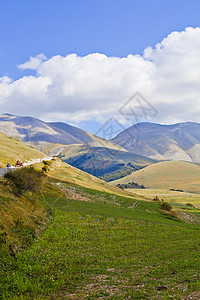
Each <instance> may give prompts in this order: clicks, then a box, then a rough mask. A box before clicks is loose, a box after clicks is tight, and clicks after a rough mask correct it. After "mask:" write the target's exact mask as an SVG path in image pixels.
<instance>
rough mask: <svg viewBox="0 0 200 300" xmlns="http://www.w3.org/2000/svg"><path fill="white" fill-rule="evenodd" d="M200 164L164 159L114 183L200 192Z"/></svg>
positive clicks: (113, 182)
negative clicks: (134, 183) (132, 183)
mask: <svg viewBox="0 0 200 300" xmlns="http://www.w3.org/2000/svg"><path fill="white" fill-rule="evenodd" d="M199 178H200V165H199V164H195V163H191V162H186V161H163V162H160V163H157V164H153V165H150V166H148V167H146V168H144V169H142V170H139V171H136V172H134V173H132V174H130V175H127V176H125V177H123V178H121V179H118V180H115V181H112V182H111V183H112V184H114V185H117V184H122V183H125V184H127V183H129V182H136V183H138V184H139V185H144V186H145V187H146V188H152V189H166V190H170V189H175V190H183V191H185V192H194V193H200V180H199Z"/></svg>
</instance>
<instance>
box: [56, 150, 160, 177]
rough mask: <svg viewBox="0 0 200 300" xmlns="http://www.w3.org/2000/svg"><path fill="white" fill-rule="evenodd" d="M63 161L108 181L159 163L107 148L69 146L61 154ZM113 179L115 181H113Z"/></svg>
mask: <svg viewBox="0 0 200 300" xmlns="http://www.w3.org/2000/svg"><path fill="white" fill-rule="evenodd" d="M61 158H62V160H63V161H65V162H67V163H69V164H71V165H73V166H75V167H77V168H79V169H81V170H84V171H85V172H88V173H90V174H92V175H94V176H97V177H99V178H101V179H104V180H106V181H110V180H113V179H117V178H121V177H123V176H125V175H127V174H130V173H132V172H134V171H135V170H138V169H140V168H142V167H144V166H148V165H150V164H153V163H155V162H157V161H155V160H153V159H150V158H147V157H144V156H141V155H137V154H134V153H130V152H126V151H120V150H115V149H108V148H105V147H90V149H88V147H85V146H80V147H79V148H77V146H75V147H74V146H73V145H71V146H69V147H66V148H64V149H63V151H62V152H61ZM112 178H113V179H112Z"/></svg>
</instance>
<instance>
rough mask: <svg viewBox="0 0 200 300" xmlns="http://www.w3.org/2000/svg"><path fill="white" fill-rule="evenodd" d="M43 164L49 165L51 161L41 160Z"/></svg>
mask: <svg viewBox="0 0 200 300" xmlns="http://www.w3.org/2000/svg"><path fill="white" fill-rule="evenodd" d="M43 164H44V165H45V166H50V165H51V164H52V161H50V160H43Z"/></svg>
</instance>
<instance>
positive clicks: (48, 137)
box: [0, 114, 116, 148]
mask: <svg viewBox="0 0 200 300" xmlns="http://www.w3.org/2000/svg"><path fill="white" fill-rule="evenodd" d="M0 131H1V132H3V133H5V134H7V135H8V136H12V137H14V138H19V139H21V140H22V141H24V142H26V143H30V144H33V145H35V146H37V147H38V148H39V147H40V144H42V143H44V145H45V143H46V144H48V143H53V144H62V145H70V144H83V143H86V142H87V143H89V144H90V143H91V144H98V143H99V144H100V143H102V144H103V143H104V144H105V143H106V144H108V145H110V146H111V145H112V147H116V146H114V145H113V144H112V143H111V142H109V141H108V142H107V141H106V140H104V139H101V138H98V137H96V136H95V135H92V134H90V133H87V132H86V131H84V130H81V129H79V128H76V127H73V126H70V125H68V124H65V123H45V122H43V121H41V120H39V119H36V118H32V117H19V116H14V115H10V114H4V115H1V116H0Z"/></svg>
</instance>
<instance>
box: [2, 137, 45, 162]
mask: <svg viewBox="0 0 200 300" xmlns="http://www.w3.org/2000/svg"><path fill="white" fill-rule="evenodd" d="M44 156H45V155H44V154H43V153H41V152H39V151H37V150H36V149H34V148H32V147H29V146H27V145H25V144H24V143H22V142H21V141H19V140H16V139H14V138H12V137H8V136H7V135H5V134H3V133H1V132H0V167H5V165H6V163H7V162H9V163H10V164H11V165H13V164H14V163H15V162H16V160H17V159H19V160H21V161H22V162H23V163H24V162H26V161H28V160H32V159H37V158H42V157H44Z"/></svg>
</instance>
